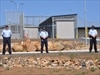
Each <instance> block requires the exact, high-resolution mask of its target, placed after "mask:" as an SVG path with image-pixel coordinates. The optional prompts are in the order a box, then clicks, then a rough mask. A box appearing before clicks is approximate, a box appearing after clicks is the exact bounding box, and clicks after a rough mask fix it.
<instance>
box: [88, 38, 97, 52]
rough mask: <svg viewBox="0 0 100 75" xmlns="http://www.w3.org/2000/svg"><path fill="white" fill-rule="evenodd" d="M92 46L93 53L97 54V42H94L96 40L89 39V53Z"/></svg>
mask: <svg viewBox="0 0 100 75" xmlns="http://www.w3.org/2000/svg"><path fill="white" fill-rule="evenodd" d="M93 45H94V50H95V52H97V41H96V38H91V39H90V49H89V50H90V52H91V51H92V47H93Z"/></svg>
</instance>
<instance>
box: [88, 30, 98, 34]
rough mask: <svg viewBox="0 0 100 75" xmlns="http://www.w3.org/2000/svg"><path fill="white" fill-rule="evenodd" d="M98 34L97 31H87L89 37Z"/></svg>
mask: <svg viewBox="0 0 100 75" xmlns="http://www.w3.org/2000/svg"><path fill="white" fill-rule="evenodd" d="M97 34H98V33H97V30H96V29H90V30H89V35H91V36H96V35H97Z"/></svg>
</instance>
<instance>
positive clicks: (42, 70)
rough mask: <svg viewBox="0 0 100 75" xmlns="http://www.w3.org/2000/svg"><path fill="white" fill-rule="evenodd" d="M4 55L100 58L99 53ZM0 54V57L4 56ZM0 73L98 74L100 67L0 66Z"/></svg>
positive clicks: (11, 74) (22, 74)
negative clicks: (5, 67)
mask: <svg viewBox="0 0 100 75" xmlns="http://www.w3.org/2000/svg"><path fill="white" fill-rule="evenodd" d="M5 56H6V57H9V56H10V57H11V58H14V57H19V56H20V57H34V58H37V57H40V58H45V57H50V58H59V59H62V58H63V59H64V58H66V57H68V58H71V59H75V58H79V59H100V52H99V53H62V54H61V53H57V54H51V53H50V54H37V55H36V54H35V55H32V54H31V55H5ZM5 56H3V55H0V58H3V57H5ZM0 75H100V69H96V70H92V69H79V70H75V69H67V68H29V67H24V68H23V67H22V68H20V67H13V68H10V69H9V68H8V69H4V68H3V67H0Z"/></svg>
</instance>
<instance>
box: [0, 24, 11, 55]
mask: <svg viewBox="0 0 100 75" xmlns="http://www.w3.org/2000/svg"><path fill="white" fill-rule="evenodd" d="M1 35H2V37H3V51H2V55H5V52H6V50H5V48H6V44H7V45H8V52H9V54H12V52H11V36H12V32H11V30H10V29H9V27H8V25H6V26H5V29H4V30H3V31H2V33H1Z"/></svg>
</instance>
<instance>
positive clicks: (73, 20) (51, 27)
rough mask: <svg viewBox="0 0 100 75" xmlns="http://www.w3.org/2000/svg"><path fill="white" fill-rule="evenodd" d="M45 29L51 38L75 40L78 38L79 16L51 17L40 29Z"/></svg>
mask: <svg viewBox="0 0 100 75" xmlns="http://www.w3.org/2000/svg"><path fill="white" fill-rule="evenodd" d="M42 27H45V29H46V30H47V31H48V33H49V37H50V38H61V39H69V38H70V39H74V38H76V37H77V32H78V28H77V14H69V15H57V16H51V17H49V18H48V19H46V20H45V21H43V22H42V23H40V25H39V28H40V29H41V28H42Z"/></svg>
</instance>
